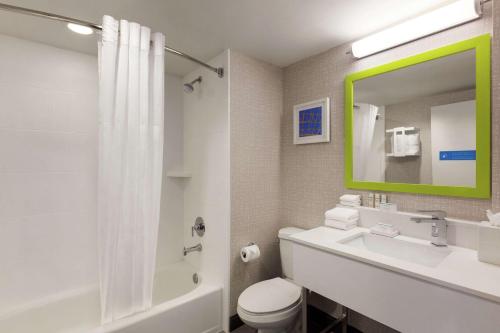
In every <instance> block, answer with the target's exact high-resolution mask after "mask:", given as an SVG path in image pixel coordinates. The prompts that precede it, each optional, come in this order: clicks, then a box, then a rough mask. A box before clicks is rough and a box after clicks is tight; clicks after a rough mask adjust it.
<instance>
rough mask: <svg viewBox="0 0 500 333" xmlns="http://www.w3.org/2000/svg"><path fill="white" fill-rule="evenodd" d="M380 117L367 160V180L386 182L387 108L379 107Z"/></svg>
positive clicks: (376, 123)
mask: <svg viewBox="0 0 500 333" xmlns="http://www.w3.org/2000/svg"><path fill="white" fill-rule="evenodd" d="M377 107H378V114H379V117H378V119H377V120H376V121H375V129H374V131H373V140H372V144H371V147H370V151H369V152H368V156H367V158H366V161H367V163H366V165H365V168H366V169H365V175H366V176H365V180H367V181H371V182H385V106H384V105H381V106H377Z"/></svg>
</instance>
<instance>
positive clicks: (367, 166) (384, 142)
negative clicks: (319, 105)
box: [353, 50, 476, 187]
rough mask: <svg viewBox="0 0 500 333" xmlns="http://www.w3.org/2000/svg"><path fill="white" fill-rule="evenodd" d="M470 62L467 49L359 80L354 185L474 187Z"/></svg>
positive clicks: (473, 82)
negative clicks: (404, 184)
mask: <svg viewBox="0 0 500 333" xmlns="http://www.w3.org/2000/svg"><path fill="white" fill-rule="evenodd" d="M475 64H476V57H475V50H469V51H465V52H461V53H457V54H454V55H450V56H448V57H443V58H439V59H436V60H431V61H427V62H423V63H420V64H417V65H414V66H410V67H406V68H402V69H400V70H397V71H393V72H389V73H384V74H380V75H377V76H372V77H369V78H366V79H363V80H359V81H356V82H355V83H354V138H353V139H354V179H355V180H361V181H373V182H389V183H409V184H434V185H450V186H470V187H474V186H475V185H476V159H475V153H476V109H475V107H476V103H475V99H476V97H475V96H476V73H475ZM446 152H449V153H446ZM452 152H453V153H452ZM466 152H467V153H466ZM443 156H444V158H443ZM447 156H449V157H451V158H446V157H447Z"/></svg>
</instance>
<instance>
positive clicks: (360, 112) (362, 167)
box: [353, 103, 378, 181]
mask: <svg viewBox="0 0 500 333" xmlns="http://www.w3.org/2000/svg"><path fill="white" fill-rule="evenodd" d="M358 106H359V108H358V109H354V156H353V159H354V168H353V169H354V175H353V176H354V179H355V180H361V181H363V180H367V179H365V175H366V169H367V167H368V165H367V163H368V162H369V161H368V159H367V157H368V153H369V152H370V149H371V145H372V141H373V134H374V131H375V121H376V120H377V112H378V108H377V107H376V106H375V105H371V104H364V103H360V104H358Z"/></svg>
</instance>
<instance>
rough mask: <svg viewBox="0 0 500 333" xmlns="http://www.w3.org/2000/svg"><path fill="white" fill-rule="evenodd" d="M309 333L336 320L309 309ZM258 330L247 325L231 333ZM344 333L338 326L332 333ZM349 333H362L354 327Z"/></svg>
mask: <svg viewBox="0 0 500 333" xmlns="http://www.w3.org/2000/svg"><path fill="white" fill-rule="evenodd" d="M307 317H308V320H307V333H319V332H321V331H323V330H324V329H325V328H326V327H327V326H328V325H329V324H330V323H332V321H334V320H335V319H334V318H333V317H330V316H329V315H327V314H326V313H324V312H322V311H320V310H318V309H316V308H314V307H312V306H308V307H307ZM256 332H257V330H255V329H253V328H251V327H248V326H247V325H243V326H240V327H238V328H237V329H235V330H233V331H231V333H256ZM340 332H342V328H341V326H340V325H337V326H336V327H335V329H334V330H333V331H332V333H340ZM347 332H348V333H361V332H360V331H358V330H357V329H355V328H354V327H351V326H349V327H348V328H347Z"/></svg>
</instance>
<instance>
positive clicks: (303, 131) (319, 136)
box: [293, 97, 330, 145]
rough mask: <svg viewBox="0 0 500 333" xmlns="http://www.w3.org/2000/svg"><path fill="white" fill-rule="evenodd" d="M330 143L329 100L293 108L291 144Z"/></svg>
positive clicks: (323, 99) (319, 100)
mask: <svg viewBox="0 0 500 333" xmlns="http://www.w3.org/2000/svg"><path fill="white" fill-rule="evenodd" d="M317 142H330V98H328V97H326V98H322V99H318V100H316V101H312V102H307V103H303V104H298V105H295V106H294V107H293V143H294V144H296V145H300V144H306V143H317Z"/></svg>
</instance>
